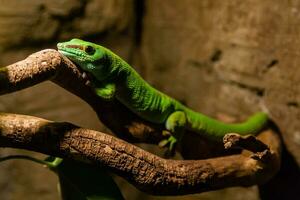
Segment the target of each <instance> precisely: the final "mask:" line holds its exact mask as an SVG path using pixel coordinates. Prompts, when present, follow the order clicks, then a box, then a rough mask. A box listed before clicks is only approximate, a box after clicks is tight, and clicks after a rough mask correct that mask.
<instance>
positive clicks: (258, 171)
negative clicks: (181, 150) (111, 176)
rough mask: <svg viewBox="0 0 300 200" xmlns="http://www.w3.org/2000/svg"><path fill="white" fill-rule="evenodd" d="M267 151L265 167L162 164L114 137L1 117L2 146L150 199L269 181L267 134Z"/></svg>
mask: <svg viewBox="0 0 300 200" xmlns="http://www.w3.org/2000/svg"><path fill="white" fill-rule="evenodd" d="M260 137H261V138H262V139H263V141H264V142H265V143H266V144H267V145H268V146H269V147H268V148H267V149H270V150H267V151H269V155H270V156H269V157H268V158H267V159H264V160H263V161H262V160H260V159H253V158H251V156H248V157H247V156H244V155H232V156H226V157H219V158H214V159H207V160H183V161H182V160H166V159H162V158H159V157H157V156H155V155H152V154H150V153H148V152H146V151H144V150H142V149H140V148H138V147H136V146H133V145H131V144H129V143H127V142H124V141H122V140H120V139H117V138H114V137H113V136H110V135H107V134H104V133H100V132H96V131H92V130H87V129H83V128H79V127H76V126H74V125H72V124H69V123H57V122H51V121H47V120H44V119H40V118H35V117H29V116H24V115H15V114H1V115H0V146H1V147H14V148H22V149H28V150H33V151H37V152H41V153H45V154H50V155H54V156H60V157H68V158H72V159H77V160H89V161H91V162H92V163H94V164H98V165H104V166H106V167H108V168H109V170H111V171H113V172H115V173H117V174H119V175H120V176H122V177H124V178H125V179H127V180H128V181H129V182H131V183H132V184H133V185H135V186H136V187H137V188H139V189H141V190H143V191H145V192H148V193H152V194H159V195H180V194H190V193H199V192H203V191H210V190H215V189H219V188H224V187H229V186H238V185H242V186H250V185H253V184H261V183H264V182H266V181H267V180H269V179H270V178H271V177H272V176H273V175H274V173H276V172H277V170H278V169H279V165H280V163H279V161H280V159H279V157H280V156H279V154H280V140H279V138H278V135H277V134H275V133H274V132H272V131H271V130H268V131H265V132H263V133H262V134H261V136H260Z"/></svg>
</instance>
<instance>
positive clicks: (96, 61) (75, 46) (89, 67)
mask: <svg viewBox="0 0 300 200" xmlns="http://www.w3.org/2000/svg"><path fill="white" fill-rule="evenodd" d="M57 49H58V51H59V52H60V53H61V54H63V55H65V56H66V57H68V58H69V59H70V60H71V61H73V62H75V63H76V64H77V65H79V67H80V68H82V69H83V70H84V71H87V72H91V73H92V74H94V73H96V72H97V71H99V70H100V71H101V69H102V68H103V67H105V66H106V65H107V59H106V58H107V56H106V50H105V48H104V47H102V46H100V45H97V44H94V43H92V42H87V41H84V40H80V39H72V40H70V41H67V42H62V43H58V44H57ZM102 71H103V70H102Z"/></svg>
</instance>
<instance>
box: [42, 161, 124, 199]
mask: <svg viewBox="0 0 300 200" xmlns="http://www.w3.org/2000/svg"><path fill="white" fill-rule="evenodd" d="M47 160H48V162H49V161H50V160H51V159H49V158H48V159H47ZM53 162H54V160H53ZM52 170H53V171H55V172H56V173H57V174H58V176H59V182H60V190H61V195H62V198H63V200H100V199H101V200H119V199H124V198H123V196H122V194H121V192H120V190H119V188H118V186H117V185H116V183H115V182H114V180H113V179H112V178H111V177H110V175H109V174H108V172H107V171H106V170H105V169H104V168H103V167H99V166H93V165H89V164H86V163H82V162H77V161H73V160H66V159H63V160H62V161H61V162H60V163H59V164H58V165H57V166H56V167H55V168H53V169H52Z"/></svg>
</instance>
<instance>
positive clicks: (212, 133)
mask: <svg viewBox="0 0 300 200" xmlns="http://www.w3.org/2000/svg"><path fill="white" fill-rule="evenodd" d="M57 48H58V51H59V52H60V53H61V54H63V55H65V56H66V57H68V58H69V59H70V60H71V61H73V62H75V63H76V64H77V65H78V66H79V67H80V68H81V69H82V70H83V71H85V72H87V73H88V74H91V76H92V81H91V82H92V84H93V87H94V89H95V92H96V94H97V95H98V96H100V97H102V98H103V99H105V100H108V101H109V100H112V99H113V98H116V99H117V100H118V101H120V102H121V103H122V104H123V105H125V106H126V107H127V108H129V109H130V110H131V111H132V112H133V113H135V114H136V115H138V116H139V117H141V118H143V119H144V120H147V121H149V122H152V123H158V124H164V126H165V129H166V130H165V131H164V132H163V133H162V134H164V135H165V136H169V137H168V139H165V140H163V141H161V142H160V144H161V146H168V147H169V150H170V151H172V150H173V148H174V145H175V144H176V143H177V142H179V141H180V140H181V138H182V136H183V134H184V132H185V130H190V131H192V132H195V133H198V134H200V135H201V136H203V137H205V138H207V139H209V140H215V141H222V138H223V136H224V135H225V134H227V133H238V134H241V135H246V134H253V135H255V134H257V133H258V132H259V131H260V130H262V129H263V128H264V127H265V125H266V124H267V122H268V116H267V114H266V113H263V112H259V113H256V114H254V115H253V116H251V117H250V118H249V119H248V120H247V121H245V122H243V123H237V124H227V123H223V122H221V121H218V120H215V119H212V118H210V117H207V116H205V115H203V114H200V113H198V112H195V111H193V110H191V109H190V108H188V107H186V106H184V105H182V104H181V103H180V102H178V101H176V100H175V99H173V98H171V97H169V96H168V95H166V94H164V93H162V92H160V91H158V90H156V89H155V88H153V87H152V86H150V85H149V84H148V83H147V82H146V81H145V80H143V78H142V77H141V76H140V75H139V74H138V73H137V72H136V71H135V70H134V69H133V68H132V67H131V66H130V65H129V64H128V63H126V62H125V61H124V60H123V59H122V58H120V57H119V56H118V55H116V54H114V53H113V52H112V51H110V50H109V49H107V48H105V47H103V46H100V45H97V44H94V43H91V42H87V41H83V40H80V39H72V40H70V41H68V42H63V43H58V44H57Z"/></svg>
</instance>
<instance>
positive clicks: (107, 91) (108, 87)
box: [93, 82, 116, 101]
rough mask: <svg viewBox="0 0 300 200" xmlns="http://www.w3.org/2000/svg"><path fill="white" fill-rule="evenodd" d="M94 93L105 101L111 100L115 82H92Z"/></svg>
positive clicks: (114, 91) (113, 94)
mask: <svg viewBox="0 0 300 200" xmlns="http://www.w3.org/2000/svg"><path fill="white" fill-rule="evenodd" d="M93 88H94V90H95V92H96V94H97V95H98V96H99V97H101V98H102V99H104V100H106V101H111V100H112V99H113V98H114V97H115V93H116V84H115V83H110V82H101V83H100V82H93Z"/></svg>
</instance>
